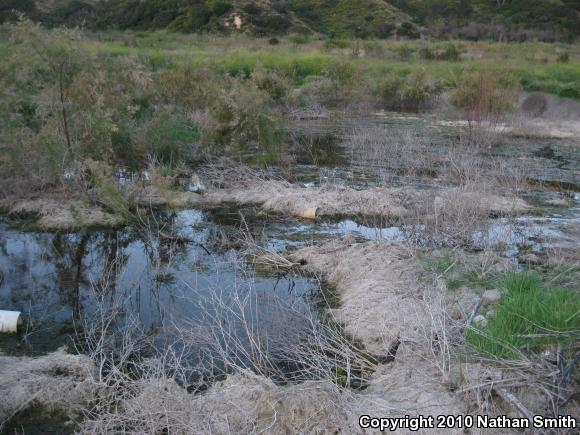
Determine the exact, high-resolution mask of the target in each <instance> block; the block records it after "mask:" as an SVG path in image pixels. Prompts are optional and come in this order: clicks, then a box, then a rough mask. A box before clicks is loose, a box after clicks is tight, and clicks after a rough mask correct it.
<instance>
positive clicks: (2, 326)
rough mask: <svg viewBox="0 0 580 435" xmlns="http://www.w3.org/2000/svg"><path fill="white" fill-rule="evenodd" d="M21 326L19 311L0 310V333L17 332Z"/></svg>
mask: <svg viewBox="0 0 580 435" xmlns="http://www.w3.org/2000/svg"><path fill="white" fill-rule="evenodd" d="M21 324H22V316H21V315H20V311H4V310H0V333H2V332H17V331H18V326H19V325H21Z"/></svg>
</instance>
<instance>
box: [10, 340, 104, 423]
mask: <svg viewBox="0 0 580 435" xmlns="http://www.w3.org/2000/svg"><path fill="white" fill-rule="evenodd" d="M92 375H93V365H92V362H91V360H90V359H89V358H88V357H86V356H79V355H69V354H66V353H65V352H64V351H58V352H54V353H51V354H48V355H46V356H43V357H40V358H27V357H22V358H19V357H11V356H0V425H1V424H2V423H3V422H6V421H7V420H8V419H10V418H11V417H13V416H14V415H15V414H16V413H19V412H23V411H26V410H27V409H29V408H33V407H40V408H42V409H43V410H45V411H46V412H60V413H64V414H66V415H69V416H74V415H78V413H79V412H80V411H81V409H82V407H83V406H85V405H86V403H88V401H89V400H91V398H92V397H94V394H95V390H94V384H93V383H92V382H91V380H92ZM0 427H1V426H0Z"/></svg>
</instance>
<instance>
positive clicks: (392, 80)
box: [379, 68, 443, 111]
mask: <svg viewBox="0 0 580 435" xmlns="http://www.w3.org/2000/svg"><path fill="white" fill-rule="evenodd" d="M442 90H443V85H442V83H440V82H439V81H437V80H435V79H433V78H432V77H430V76H429V75H428V74H427V72H426V71H425V69H424V68H417V69H415V70H414V71H412V72H411V73H410V74H408V75H407V76H406V77H402V76H399V75H393V74H391V75H390V76H388V77H387V78H386V79H385V80H384V81H383V83H382V84H381V85H380V89H379V91H380V94H381V96H382V100H383V104H384V105H385V106H386V107H387V108H389V109H394V110H412V111H417V110H421V109H424V108H426V107H428V106H430V105H431V104H432V103H433V101H434V100H435V99H436V98H437V97H438V96H439V94H440V93H441V91H442Z"/></svg>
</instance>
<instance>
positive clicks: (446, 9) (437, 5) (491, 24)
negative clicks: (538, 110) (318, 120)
mask: <svg viewBox="0 0 580 435" xmlns="http://www.w3.org/2000/svg"><path fill="white" fill-rule="evenodd" d="M13 11H20V12H22V13H25V14H26V15H28V16H29V17H30V18H32V19H34V20H37V21H41V22H44V23H46V24H48V25H60V24H66V25H82V26H84V27H87V28H89V29H92V30H103V29H120V30H124V29H134V30H152V29H154V30H159V29H167V30H172V31H181V32H186V33H190V32H232V31H236V32H244V33H249V34H253V35H257V36H266V35H281V34H288V33H301V34H304V33H317V34H322V35H327V36H331V37H348V38H352V37H358V38H387V37H390V36H399V37H408V38H416V37H418V36H419V35H420V34H423V35H425V36H434V37H441V38H460V39H472V40H479V39H495V40H498V39H499V40H509V41H522V40H534V39H538V40H543V41H556V40H557V41H568V42H569V41H571V40H572V39H574V38H575V37H577V36H578V34H579V29H580V13H579V12H578V0H506V1H502V2H497V1H495V0H36V1H35V0H3V1H1V2H0V22H2V21H6V20H10V19H14V18H15V17H16V14H15V13H14V12H13Z"/></svg>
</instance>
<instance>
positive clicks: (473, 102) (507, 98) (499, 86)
mask: <svg viewBox="0 0 580 435" xmlns="http://www.w3.org/2000/svg"><path fill="white" fill-rule="evenodd" d="M519 89H520V86H519V83H518V81H517V80H516V79H515V78H514V76H513V75H512V74H511V73H510V71H509V70H506V69H504V68H501V67H495V66H490V65H485V64H483V65H479V67H467V68H464V69H463V71H462V73H461V75H460V77H459V80H458V82H457V83H456V89H455V91H454V92H453V95H452V101H453V104H455V105H456V106H458V107H461V108H462V109H464V110H465V111H466V112H467V114H468V116H469V117H470V118H472V119H486V118H489V117H498V116H500V115H502V114H503V113H505V112H507V111H510V110H512V109H513V108H514V107H515V104H516V103H517V99H518V94H519Z"/></svg>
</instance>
